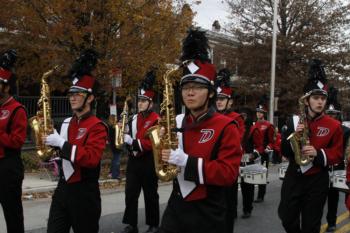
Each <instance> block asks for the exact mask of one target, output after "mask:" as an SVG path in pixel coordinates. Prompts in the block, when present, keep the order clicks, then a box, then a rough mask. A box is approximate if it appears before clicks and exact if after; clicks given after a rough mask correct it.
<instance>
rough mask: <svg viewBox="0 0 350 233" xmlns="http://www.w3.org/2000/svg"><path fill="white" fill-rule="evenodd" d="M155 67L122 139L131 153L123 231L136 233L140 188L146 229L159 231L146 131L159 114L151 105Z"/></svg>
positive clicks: (139, 97)
mask: <svg viewBox="0 0 350 233" xmlns="http://www.w3.org/2000/svg"><path fill="white" fill-rule="evenodd" d="M155 78H156V77H155V74H154V71H150V72H148V73H147V75H146V77H145V80H144V81H143V83H142V85H141V87H140V89H139V94H138V103H137V106H138V113H137V114H136V115H134V116H133V118H132V121H131V122H130V124H129V129H130V132H129V133H130V134H125V135H124V142H125V143H126V144H127V145H128V146H129V149H130V155H129V159H128V164H127V169H126V186H125V205H126V207H125V211H124V217H123V223H125V224H128V225H127V226H126V227H125V228H124V230H123V231H122V233H137V232H138V228H137V208H138V199H139V196H140V193H141V189H142V190H143V194H144V198H145V209H146V224H147V225H148V226H149V228H148V230H147V231H146V232H147V233H153V232H158V225H159V195H158V177H157V174H156V172H155V165H154V159H153V153H152V144H151V140H150V139H149V137H148V136H147V135H146V132H147V130H148V129H149V128H151V127H152V126H154V125H156V124H158V119H159V115H158V114H157V113H155V112H154V111H153V110H152V108H153V99H154V95H155V93H154V91H153V90H152V85H153V83H154V81H155Z"/></svg>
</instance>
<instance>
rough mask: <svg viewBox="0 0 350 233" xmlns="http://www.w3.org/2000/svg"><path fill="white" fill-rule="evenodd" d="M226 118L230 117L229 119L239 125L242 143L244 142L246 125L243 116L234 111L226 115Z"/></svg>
mask: <svg viewBox="0 0 350 233" xmlns="http://www.w3.org/2000/svg"><path fill="white" fill-rule="evenodd" d="M225 116H228V117H229V118H231V119H233V120H234V121H235V122H236V123H237V128H238V131H239V136H240V138H241V141H242V139H243V136H244V132H245V124H244V119H243V117H242V115H241V114H239V113H237V112H233V111H232V112H229V113H226V114H225Z"/></svg>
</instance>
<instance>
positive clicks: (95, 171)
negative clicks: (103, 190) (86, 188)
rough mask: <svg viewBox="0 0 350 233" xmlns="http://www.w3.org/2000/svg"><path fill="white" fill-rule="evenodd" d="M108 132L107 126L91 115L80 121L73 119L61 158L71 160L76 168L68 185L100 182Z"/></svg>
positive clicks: (83, 117) (74, 117)
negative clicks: (81, 182)
mask: <svg viewBox="0 0 350 233" xmlns="http://www.w3.org/2000/svg"><path fill="white" fill-rule="evenodd" d="M107 132H108V130H107V126H106V125H105V124H104V123H103V122H102V121H101V120H100V119H98V118H97V117H96V116H94V115H92V114H91V113H87V114H86V115H84V116H82V117H81V118H80V119H78V118H77V117H76V116H73V117H72V119H71V120H70V122H69V126H68V141H66V142H65V143H64V145H63V148H62V150H61V156H62V157H65V158H69V160H70V162H71V163H72V164H73V168H74V173H73V175H72V176H71V177H70V178H69V179H68V181H67V183H75V182H79V181H82V180H94V181H97V180H98V178H99V175H100V161H101V157H102V154H103V150H104V148H105V146H106V142H107V140H108V138H107V136H108V133H107ZM61 135H62V132H61Z"/></svg>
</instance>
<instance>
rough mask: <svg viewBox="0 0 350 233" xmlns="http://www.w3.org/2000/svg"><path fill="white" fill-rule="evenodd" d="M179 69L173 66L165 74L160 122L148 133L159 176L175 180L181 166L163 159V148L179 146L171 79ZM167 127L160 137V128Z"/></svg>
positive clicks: (162, 178) (164, 179)
mask: <svg viewBox="0 0 350 233" xmlns="http://www.w3.org/2000/svg"><path fill="white" fill-rule="evenodd" d="M177 70H178V67H173V68H171V69H169V70H167V72H166V73H165V74H164V76H163V82H164V91H163V102H162V103H161V104H160V116H161V119H160V121H159V124H158V125H156V126H153V127H151V128H149V129H148V130H147V135H148V136H149V138H150V139H151V142H152V150H153V158H154V164H155V169H156V174H157V176H158V178H159V179H160V180H162V181H170V180H173V179H174V178H175V177H176V176H177V174H178V173H179V168H178V167H177V166H175V165H172V164H169V163H168V162H164V161H163V160H162V155H161V150H162V149H173V150H175V149H176V148H177V146H178V140H177V133H176V131H175V130H174V129H176V119H175V117H176V115H175V109H174V88H173V85H172V82H171V80H170V75H172V74H173V73H174V72H176V71H177ZM163 127H164V129H165V133H164V135H162V136H161V137H160V129H161V128H163Z"/></svg>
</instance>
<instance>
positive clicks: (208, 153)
mask: <svg viewBox="0 0 350 233" xmlns="http://www.w3.org/2000/svg"><path fill="white" fill-rule="evenodd" d="M181 116H182V117H181ZM177 126H178V128H182V133H178V135H179V147H180V148H183V150H184V152H185V153H186V154H188V155H189V157H188V160H187V164H186V167H185V168H183V169H181V173H180V174H178V177H177V179H176V180H175V181H174V182H178V184H179V188H180V191H181V194H182V197H183V198H184V199H185V201H193V200H201V199H205V198H207V196H208V193H207V191H208V187H209V186H211V187H213V186H216V187H220V186H230V185H232V184H233V183H234V182H235V180H236V179H237V177H238V173H239V164H240V160H241V156H242V149H241V145H240V135H239V131H238V129H237V126H236V124H235V123H234V121H232V119H231V118H228V117H227V116H225V115H222V114H219V113H216V112H214V111H210V110H209V111H208V112H207V113H204V114H203V115H201V116H199V117H198V118H197V119H194V118H193V116H192V115H190V114H188V115H185V116H183V114H182V115H179V116H177Z"/></svg>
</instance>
